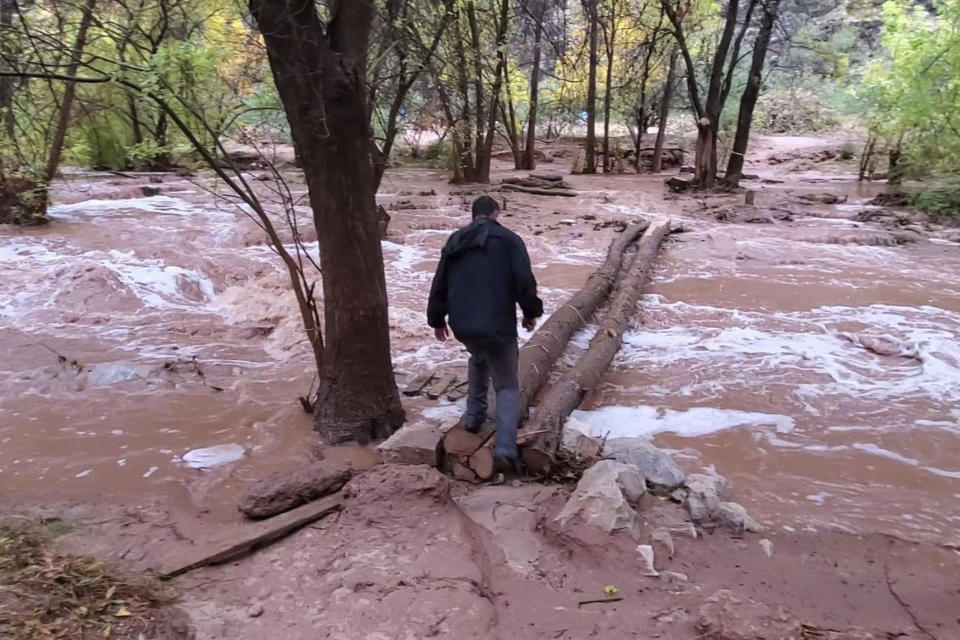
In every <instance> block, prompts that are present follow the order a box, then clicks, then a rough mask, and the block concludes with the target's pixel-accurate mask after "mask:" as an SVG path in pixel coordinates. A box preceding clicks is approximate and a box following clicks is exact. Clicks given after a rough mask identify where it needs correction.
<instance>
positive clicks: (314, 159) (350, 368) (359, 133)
mask: <svg viewBox="0 0 960 640" xmlns="http://www.w3.org/2000/svg"><path fill="white" fill-rule="evenodd" d="M329 6H330V16H331V17H330V20H329V21H328V23H327V24H326V25H323V24H321V22H320V19H319V16H318V15H317V11H316V7H315V5H314V2H313V0H250V9H251V12H252V14H253V16H254V18H255V19H256V21H257V24H258V26H259V28H260V31H261V33H262V34H263V38H264V42H265V43H266V46H267V54H268V56H269V59H270V66H271V69H272V71H273V78H274V82H275V83H276V87H277V91H278V93H279V95H280V99H281V101H282V102H283V105H284V110H285V111H286V114H287V119H288V121H289V122H290V130H291V133H292V134H293V137H294V139H295V140H296V141H297V145H298V146H299V148H300V153H301V160H302V162H303V171H304V176H305V178H306V181H307V188H308V191H309V197H310V205H311V208H312V209H313V219H314V225H315V226H316V228H317V237H318V239H319V244H320V268H321V271H322V272H323V292H324V296H323V297H324V326H325V331H326V344H325V350H324V353H323V366H322V369H321V372H320V387H319V390H318V392H317V402H316V413H315V418H316V427H317V430H318V431H319V432H320V434H321V435H322V436H323V437H324V438H325V439H326V440H327V441H330V442H342V441H345V440H349V439H356V440H359V441H368V440H370V439H372V438H379V437H385V436H387V435H389V434H390V433H391V432H392V431H393V430H395V429H396V428H397V427H399V426H400V424H401V423H402V422H403V409H402V407H401V405H400V395H399V393H398V391H397V386H396V382H395V381H394V377H393V370H392V366H391V361H390V333H389V324H388V321H387V294H386V283H385V279H384V273H383V255H382V251H381V246H380V231H379V227H378V224H377V216H376V202H375V199H374V196H375V191H376V179H375V168H374V156H373V149H374V142H373V136H372V132H371V131H370V127H369V115H368V114H369V108H370V106H369V104H368V92H367V85H366V80H365V77H366V64H367V46H368V38H369V34H370V26H371V22H372V20H373V6H372V5H371V4H370V3H367V2H345V1H341V2H332V3H331V4H330V5H329Z"/></svg>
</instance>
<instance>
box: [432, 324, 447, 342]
mask: <svg viewBox="0 0 960 640" xmlns="http://www.w3.org/2000/svg"><path fill="white" fill-rule="evenodd" d="M433 335H435V336H436V337H437V340H439V341H440V342H444V341H446V339H447V338H448V337H449V336H450V332H449V331H448V330H447V328H446V327H440V328H439V329H434V330H433Z"/></svg>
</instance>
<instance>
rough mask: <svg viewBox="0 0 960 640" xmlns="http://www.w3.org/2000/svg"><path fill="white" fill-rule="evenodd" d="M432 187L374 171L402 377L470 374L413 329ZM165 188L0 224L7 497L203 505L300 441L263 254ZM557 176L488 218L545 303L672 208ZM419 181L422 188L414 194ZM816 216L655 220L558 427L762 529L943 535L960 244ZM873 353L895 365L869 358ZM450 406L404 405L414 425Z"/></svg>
mask: <svg viewBox="0 0 960 640" xmlns="http://www.w3.org/2000/svg"><path fill="white" fill-rule="evenodd" d="M443 178H444V176H443V175H442V174H441V173H437V172H431V171H417V170H400V171H391V172H390V173H388V176H387V178H386V180H385V181H384V186H383V189H382V191H383V193H381V200H382V201H383V202H384V203H386V204H387V206H388V208H390V206H391V204H397V203H402V202H413V203H414V205H415V207H416V208H409V207H407V206H397V208H396V210H394V211H393V212H392V213H393V216H394V219H393V222H392V224H391V239H390V240H388V241H384V243H383V250H384V259H385V265H386V274H387V282H388V288H389V294H390V302H391V311H390V314H391V328H392V332H393V333H392V337H393V346H394V356H395V367H396V370H397V374H398V380H399V381H401V382H402V381H403V380H404V379H406V377H407V376H409V375H411V374H413V373H415V372H416V371H418V370H419V369H420V368H422V367H424V366H440V365H448V366H463V364H464V360H465V359H464V353H463V351H462V350H461V349H460V348H458V347H457V346H456V345H453V344H444V345H441V344H437V343H435V342H431V341H430V340H429V332H428V331H427V330H426V329H425V326H424V308H425V304H426V296H427V291H428V288H429V284H430V278H431V276H432V268H433V266H434V264H435V259H436V257H437V255H438V252H439V249H440V247H441V246H442V244H443V242H444V240H445V238H446V236H447V234H449V233H450V231H451V230H452V229H454V228H456V227H457V226H460V225H462V224H465V223H466V221H467V218H468V216H467V213H466V212H467V206H466V203H467V202H468V201H469V199H470V196H460V195H450V194H449V192H450V190H451V187H449V186H448V185H446V184H445V183H444V181H443ZM172 180H174V179H173V178H167V183H166V184H164V185H162V186H163V190H164V191H163V193H162V194H161V195H159V196H154V197H149V198H144V197H130V196H131V194H130V193H127V192H126V191H124V189H127V188H126V187H123V186H118V182H122V181H117V180H115V179H110V178H106V177H86V178H83V180H82V181H81V180H80V179H74V180H73V181H72V183H71V184H69V185H67V186H65V187H63V189H62V191H61V196H60V200H61V201H63V202H65V204H58V205H55V206H54V207H53V209H52V212H51V213H52V218H53V222H52V224H51V225H49V227H47V228H45V229H41V230H29V231H18V230H15V229H12V228H0V354H2V357H0V385H2V387H0V389H2V391H0V486H2V489H3V490H5V491H12V492H16V494H18V495H20V496H24V497H29V496H31V495H36V496H38V497H39V496H50V495H65V496H71V497H77V498H79V499H83V497H84V496H88V497H91V498H92V497H94V496H102V495H109V496H118V497H120V498H126V499H130V500H136V498H137V496H140V495H154V494H163V495H167V496H174V497H179V498H182V499H187V500H190V501H191V502H193V503H194V504H196V505H198V506H204V507H211V503H213V502H219V500H214V498H213V496H214V495H215V494H216V495H219V494H218V492H220V491H222V490H223V489H224V487H227V488H229V487H231V486H236V485H237V484H238V483H239V482H241V481H244V480H246V479H249V478H256V477H260V476H262V475H263V474H264V473H265V472H266V471H269V470H273V469H275V468H279V467H282V466H283V465H284V464H286V463H288V462H289V461H290V460H291V459H293V458H296V457H298V456H301V455H302V454H303V452H304V451H305V450H306V449H308V448H309V447H310V446H311V445H313V444H314V437H313V434H312V432H311V430H310V419H309V417H308V416H306V415H305V414H303V412H302V411H301V410H300V409H299V407H298V406H297V404H296V400H295V398H296V396H298V395H301V394H303V393H305V392H306V391H307V389H308V388H309V387H310V384H311V378H312V373H311V371H310V362H311V358H310V356H309V354H308V352H307V350H306V348H305V341H304V340H303V339H302V338H301V334H300V327H299V321H298V319H297V315H296V308H295V305H294V304H293V301H292V299H291V296H289V295H288V294H287V293H286V287H285V280H284V275H283V274H282V272H281V271H280V267H279V261H278V260H276V259H275V256H273V254H272V253H271V252H270V250H269V249H268V248H267V247H266V246H265V245H264V244H263V242H262V240H261V239H260V234H259V231H258V230H257V229H256V227H255V226H254V225H253V224H252V223H251V222H250V221H249V220H248V219H247V218H246V216H244V215H243V213H242V212H240V211H237V210H236V209H235V208H233V207H231V206H229V205H226V204H224V203H222V202H220V203H218V201H217V200H216V199H214V198H213V197H212V196H210V195H209V194H207V193H205V192H204V191H202V190H201V189H199V188H198V187H197V186H196V185H193V184H191V183H188V182H172ZM572 182H573V183H574V184H575V185H576V186H578V187H580V188H581V189H582V190H583V192H584V195H583V197H581V198H576V199H571V200H567V199H565V198H563V199H560V198H558V199H557V200H564V202H553V201H550V200H551V199H549V198H536V197H533V196H516V197H514V196H512V195H511V196H510V202H509V204H508V208H507V211H506V214H507V216H506V217H505V218H504V220H503V221H504V223H505V224H506V225H508V226H511V227H513V228H515V229H516V230H518V231H519V232H520V233H522V234H523V235H524V237H525V239H526V240H527V242H528V246H529V249H530V253H531V258H532V260H533V262H534V264H535V266H536V269H537V272H538V276H539V279H540V282H541V286H542V288H543V294H544V298H545V300H546V302H547V307H548V312H549V310H550V308H555V307H556V305H557V304H558V303H559V302H560V301H562V300H563V299H564V297H565V296H566V295H568V294H569V292H570V291H572V290H574V289H576V288H577V287H579V286H580V285H581V284H582V282H583V281H584V279H585V278H586V276H587V274H588V273H589V272H590V270H591V268H593V267H594V266H595V265H597V264H598V263H599V262H600V260H601V259H602V256H603V253H604V250H605V247H606V244H607V242H608V241H609V239H610V237H611V236H612V233H613V232H612V231H611V230H610V229H604V228H601V229H599V230H597V229H595V228H594V226H595V225H596V224H597V222H601V221H603V220H606V219H613V218H620V219H627V218H630V217H631V216H637V215H642V214H644V213H649V212H652V211H658V212H664V211H667V210H668V205H669V207H670V208H671V209H674V210H675V209H677V208H678V207H677V206H676V205H674V204H670V203H668V202H664V200H663V199H662V195H661V191H662V186H661V183H659V182H656V181H643V180H638V179H636V178H635V177H633V178H631V177H629V176H623V177H620V178H606V179H602V178H595V179H592V181H591V179H590V178H586V177H576V178H574V179H573V180H572ZM78 185H82V186H78ZM430 188H433V189H434V190H436V192H437V193H438V194H439V195H436V196H411V195H410V194H411V193H417V192H419V191H421V190H425V189H430ZM815 188H817V189H819V190H820V191H823V190H829V189H845V188H847V187H844V186H840V187H833V186H826V187H824V186H820V185H818V186H816V187H815ZM601 189H602V193H599V191H600V190H601ZM591 190H592V191H593V192H592V193H587V192H588V191H591ZM128 191H129V189H128ZM771 193H775V192H774V191H773V190H771ZM124 196H127V197H124ZM604 196H606V197H604ZM855 196H856V194H854V198H853V199H852V200H851V202H850V203H848V204H847V205H843V207H856V206H858V205H856V197H855ZM545 201H546V202H545ZM67 202H69V204H66V203H67ZM822 209H823V211H822V213H823V216H824V217H819V216H816V215H808V216H806V217H799V218H797V221H796V222H790V223H778V224H773V225H750V224H719V223H716V222H714V221H712V219H710V221H709V222H707V221H706V218H705V217H704V216H703V215H694V214H679V215H678V214H676V212H675V211H671V213H672V215H674V217H675V218H677V219H680V220H683V221H684V224H685V225H686V226H687V228H688V232H687V233H683V234H677V235H675V236H673V238H672V239H671V240H670V241H669V243H668V244H667V246H666V251H665V254H664V255H663V257H662V259H661V261H660V264H659V266H658V268H657V271H656V273H655V276H654V283H653V285H652V286H651V288H650V289H649V291H648V294H647V295H646V296H645V297H644V300H643V304H642V311H641V313H640V314H639V315H638V323H637V325H636V327H635V328H634V329H633V330H631V331H630V332H629V334H628V335H627V337H626V340H625V345H624V348H623V349H622V351H621V352H620V354H619V355H618V357H617V360H616V363H615V366H614V368H613V369H612V370H611V371H610V372H609V373H608V375H607V376H606V378H605V380H604V384H603V385H602V387H601V388H600V389H599V390H598V391H597V392H596V393H594V394H592V395H591V396H590V397H589V398H588V401H587V403H586V404H585V405H584V411H581V412H579V413H578V417H579V418H580V419H581V420H583V421H585V422H586V423H587V424H589V425H590V427H591V429H592V430H593V431H594V432H596V433H597V434H600V435H604V434H609V435H610V436H611V437H613V436H621V435H649V436H651V437H653V438H654V439H655V441H656V442H657V443H658V444H660V445H661V446H665V447H668V448H670V449H673V450H676V451H678V452H681V453H680V457H679V459H680V460H681V461H686V462H688V463H689V464H690V466H691V467H693V466H696V465H706V466H709V465H713V466H715V467H716V469H717V471H719V472H720V473H722V474H724V475H727V476H728V477H729V478H731V479H732V480H733V482H734V493H735V496H736V499H737V500H738V501H740V502H742V503H744V504H745V505H746V506H747V507H748V508H749V509H751V512H752V513H753V514H754V515H755V516H757V517H759V518H760V519H762V520H764V521H766V522H767V523H768V524H770V525H772V526H775V527H778V528H784V529H786V530H791V529H805V528H811V527H813V528H841V529H844V530H847V529H849V530H863V531H884V532H889V533H894V534H897V535H903V536H908V537H913V538H923V539H930V540H945V539H955V538H956V535H957V534H956V531H957V528H958V525H960V508H958V504H960V344H958V341H957V337H958V334H960V245H957V244H954V243H950V242H948V241H945V240H937V241H931V240H927V239H924V240H922V241H920V242H917V243H914V244H909V245H906V246H900V247H883V246H861V245H856V244H835V243H831V242H830V241H829V238H830V237H832V236H835V235H837V234H846V233H848V232H851V231H857V232H862V231H863V230H864V229H865V227H864V225H860V224H857V223H855V222H851V221H849V220H846V219H837V218H835V217H831V216H832V215H833V214H834V213H835V212H836V209H837V208H836V207H826V206H824V207H822ZM841 209H842V207H841ZM585 215H587V216H588V217H587V218H586V219H585V218H584V216H585ZM594 217H595V218H596V219H593V218H594ZM309 246H310V248H311V250H313V251H316V250H317V247H316V244H315V243H313V244H311V245H309ZM589 336H590V330H589V329H588V330H586V331H584V332H583V333H582V334H581V335H579V336H578V344H580V345H584V344H585V342H586V340H587V339H588V338H589ZM877 337H882V338H883V339H884V340H885V341H886V342H884V344H887V345H894V347H895V349H897V350H899V351H901V352H902V354H901V355H879V354H877V353H875V352H874V351H871V350H869V349H867V348H865V347H864V346H863V343H864V342H867V343H870V340H871V339H872V338H877ZM870 344H872V343H870ZM574 351H575V349H574ZM458 411H459V409H458V408H457V407H456V406H454V405H452V404H450V403H446V402H443V401H441V402H439V403H437V402H429V401H425V400H419V401H417V402H413V403H410V404H409V405H408V417H410V418H411V419H425V420H434V421H438V422H439V421H444V420H448V419H450V418H455V417H456V416H457V415H458Z"/></svg>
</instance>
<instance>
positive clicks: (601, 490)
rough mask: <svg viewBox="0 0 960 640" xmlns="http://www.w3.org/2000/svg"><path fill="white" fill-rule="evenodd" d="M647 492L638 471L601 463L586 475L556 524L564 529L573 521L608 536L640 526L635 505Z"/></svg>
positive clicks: (625, 465)
mask: <svg viewBox="0 0 960 640" xmlns="http://www.w3.org/2000/svg"><path fill="white" fill-rule="evenodd" d="M645 491H646V487H645V483H644V479H643V474H642V473H641V472H640V470H639V469H637V468H636V467H633V466H631V465H628V464H623V463H622V462H616V461H614V460H601V461H600V462H598V463H596V464H595V465H593V466H592V467H590V468H589V469H587V471H586V472H585V473H584V474H583V477H581V478H580V482H578V483H577V488H576V489H575V490H574V491H573V494H571V496H570V499H569V500H567V503H566V504H565V505H564V506H563V509H562V510H561V511H560V513H559V515H557V517H556V518H555V521H556V522H558V523H559V524H560V526H561V527H562V526H564V525H565V524H566V523H567V522H569V521H570V520H571V519H573V518H574V517H576V518H579V519H580V520H582V521H583V522H585V523H586V524H587V525H589V526H591V527H595V528H597V529H600V530H601V531H604V532H606V533H613V532H615V531H623V530H627V531H630V532H633V531H634V529H635V528H636V526H637V512H636V511H634V509H633V507H632V506H631V505H632V504H635V503H636V502H637V500H639V499H640V497H641V496H642V495H643V494H644V492H645Z"/></svg>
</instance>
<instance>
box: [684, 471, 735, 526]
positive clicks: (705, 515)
mask: <svg viewBox="0 0 960 640" xmlns="http://www.w3.org/2000/svg"><path fill="white" fill-rule="evenodd" d="M686 486H687V492H688V493H687V510H688V511H689V512H690V517H691V518H693V520H694V522H700V521H705V520H711V519H712V517H713V513H714V512H715V511H716V510H717V509H719V508H720V503H721V502H722V501H723V498H724V497H725V496H726V493H727V479H726V478H724V477H723V476H716V475H707V474H704V473H691V474H690V475H689V476H687V479H686Z"/></svg>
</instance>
